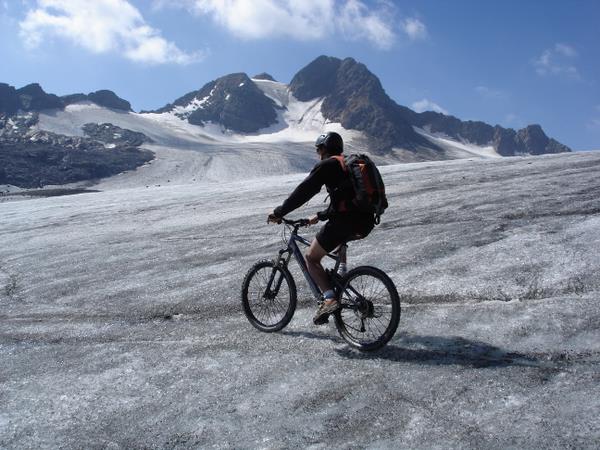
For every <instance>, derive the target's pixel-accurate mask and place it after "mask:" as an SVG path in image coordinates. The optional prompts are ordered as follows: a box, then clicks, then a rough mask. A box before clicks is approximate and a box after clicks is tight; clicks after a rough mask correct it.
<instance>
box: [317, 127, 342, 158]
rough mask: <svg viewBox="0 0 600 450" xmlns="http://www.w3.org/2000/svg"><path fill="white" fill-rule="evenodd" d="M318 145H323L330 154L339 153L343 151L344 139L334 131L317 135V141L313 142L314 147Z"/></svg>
mask: <svg viewBox="0 0 600 450" xmlns="http://www.w3.org/2000/svg"><path fill="white" fill-rule="evenodd" d="M320 146H324V147H325V150H327V153H329V154H330V155H341V154H342V152H343V151H344V141H343V140H342V137H341V136H340V135H339V134H337V133H336V132H335V131H330V132H329V133H327V134H322V135H321V136H319V137H318V138H317V142H315V147H320Z"/></svg>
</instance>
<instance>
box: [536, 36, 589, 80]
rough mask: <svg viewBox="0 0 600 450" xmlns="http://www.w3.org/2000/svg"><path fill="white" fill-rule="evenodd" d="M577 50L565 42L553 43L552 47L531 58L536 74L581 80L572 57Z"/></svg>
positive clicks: (575, 55)
mask: <svg viewBox="0 0 600 450" xmlns="http://www.w3.org/2000/svg"><path fill="white" fill-rule="evenodd" d="M577 56H578V55H577V51H576V50H575V49H574V48H573V47H571V46H569V45H567V44H561V43H558V44H555V45H554V47H552V48H549V49H546V50H544V51H543V52H542V54H541V55H540V56H539V57H538V58H535V59H534V60H533V65H534V67H535V71H536V72H537V73H538V75H541V76H547V75H554V76H565V77H568V78H572V79H575V80H581V76H580V74H579V71H578V70H577V67H575V65H574V64H573V59H575V58H576V57H577Z"/></svg>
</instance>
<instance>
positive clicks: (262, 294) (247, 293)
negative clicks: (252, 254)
mask: <svg viewBox="0 0 600 450" xmlns="http://www.w3.org/2000/svg"><path fill="white" fill-rule="evenodd" d="M273 270H275V271H276V274H275V275H276V276H275V280H276V281H275V284H276V285H277V284H279V287H278V288H277V292H273V291H272V292H270V293H267V292H266V290H267V287H268V283H269V278H270V277H271V274H272V273H273ZM277 275H279V276H280V277H282V278H278V277H277ZM279 281H280V283H279ZM296 301H297V300H296V284H295V282H294V278H293V277H292V274H291V273H290V272H289V270H288V269H287V268H285V267H281V266H279V265H277V264H275V263H274V262H273V261H269V260H263V261H259V262H257V263H256V264H254V265H253V266H252V267H251V268H250V270H249V271H248V273H246V276H245V277H244V281H243V283H242V306H243V309H244V314H245V315H246V317H247V318H248V320H249V321H250V323H251V324H252V325H253V326H254V327H255V328H257V329H259V330H260V331H263V332H265V333H272V332H274V331H279V330H281V329H282V328H284V327H285V326H286V325H287V324H288V323H290V320H292V317H293V316H294V311H295V310H296Z"/></svg>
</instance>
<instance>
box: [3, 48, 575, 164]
mask: <svg viewBox="0 0 600 450" xmlns="http://www.w3.org/2000/svg"><path fill="white" fill-rule="evenodd" d="M253 80H257V82H258V80H262V81H264V80H266V81H267V82H274V83H276V82H275V80H274V78H273V77H272V76H271V75H269V74H267V73H264V72H263V73H261V74H258V75H256V78H254V79H251V78H250V77H249V76H248V75H247V74H245V73H232V74H229V75H224V76H222V77H219V78H217V79H215V80H212V81H209V82H208V83H205V84H204V85H203V86H202V87H201V88H200V89H198V90H195V91H191V92H188V93H187V94H184V95H183V96H181V97H179V98H177V99H175V100H174V101H173V102H172V103H168V104H167V105H165V106H163V107H161V108H159V109H156V110H150V111H141V112H140V114H146V113H154V114H163V113H172V114H173V115H174V116H176V117H178V118H179V119H181V120H184V121H187V122H189V123H190V124H192V125H198V126H202V127H204V126H206V125H207V124H210V123H212V124H217V125H219V126H220V127H221V129H222V130H223V131H225V130H228V131H230V132H234V133H241V134H246V135H248V134H255V133H259V134H260V133H261V130H266V129H269V127H272V126H273V125H278V120H279V119H280V116H281V115H280V113H279V112H280V111H282V110H285V109H286V105H282V104H279V103H278V102H276V101H274V100H273V98H271V97H270V96H268V95H267V93H266V92H264V91H263V90H261V88H260V87H259V86H258V85H257V82H255V81H253ZM283 85H284V86H287V89H288V91H289V93H291V95H292V96H293V97H294V98H295V99H297V100H298V101H300V102H308V101H314V102H315V104H316V102H317V101H320V113H321V115H322V120H323V123H322V126H323V127H326V126H327V124H329V123H339V124H341V126H342V127H343V128H344V129H346V130H356V131H359V132H361V133H363V135H364V137H365V139H364V140H363V143H364V145H365V146H366V147H367V149H368V150H369V151H371V152H373V153H378V154H389V153H390V152H392V151H394V149H402V150H403V151H405V152H408V153H410V154H411V155H413V156H412V157H411V158H412V159H414V160H429V159H448V158H449V157H450V158H451V157H452V156H448V155H447V154H446V152H445V151H444V150H443V149H442V148H441V147H440V146H439V145H438V144H437V143H436V142H434V141H433V140H432V139H428V138H427V136H425V135H424V134H423V133H421V132H419V130H418V129H420V130H424V131H426V132H428V133H431V134H434V135H443V136H446V137H448V138H450V139H452V140H455V141H457V142H465V143H469V144H474V145H478V146H489V147H492V148H493V150H494V151H495V152H496V153H497V154H498V155H501V156H514V155H526V154H531V155H538V154H546V153H560V152H569V151H571V149H570V148H569V147H567V146H566V145H564V144H562V143H560V142H558V141H556V140H555V139H552V138H550V137H548V136H547V135H546V134H545V132H544V131H543V129H542V127H541V126H540V125H538V124H532V125H528V126H527V127H525V128H522V129H520V130H514V129H511V128H504V127H501V126H499V125H495V126H492V125H490V124H487V123H485V122H482V121H470V120H469V121H462V120H460V119H458V118H456V117H454V116H451V115H445V114H441V113H438V112H433V111H425V112H422V113H418V112H415V111H413V110H411V109H410V108H407V107H406V106H402V105H400V104H398V103H396V102H395V101H394V100H393V99H392V98H390V97H389V96H388V95H387V93H386V92H385V90H384V88H383V86H382V85H381V82H380V80H379V79H378V78H377V76H376V75H375V74H373V73H372V72H371V71H369V69H368V68H367V67H366V66H365V65H364V64H362V63H360V62H357V61H356V60H354V59H353V58H345V59H339V58H335V57H331V56H325V55H322V56H319V57H317V58H316V59H314V60H313V61H311V62H310V63H309V64H307V65H306V66H305V67H303V68H302V69H300V70H299V71H298V72H297V73H296V74H295V75H294V77H293V78H292V80H291V81H290V83H289V84H288V85H285V84H283ZM83 101H90V102H92V103H95V104H97V105H99V106H104V107H107V108H111V109H115V110H119V111H127V112H131V111H132V109H131V104H130V103H129V102H128V101H126V100H124V99H122V98H120V97H118V96H117V95H116V94H115V93H114V92H112V91H108V90H101V91H96V92H91V93H89V94H87V95H86V94H71V95H65V96H62V97H58V96H56V95H53V94H47V93H46V92H44V90H43V89H42V88H41V86H40V85H39V84H37V83H33V84H29V85H27V86H24V87H22V88H20V89H15V88H14V87H12V86H9V85H8V84H6V83H0V114H2V113H4V114H5V115H9V116H10V115H12V114H16V113H17V112H18V111H41V110H44V109H52V108H58V109H64V108H65V107H67V106H68V105H70V104H73V103H78V102H83ZM300 120H301V118H300ZM279 126H280V127H285V126H286V124H285V123H283V124H282V123H279Z"/></svg>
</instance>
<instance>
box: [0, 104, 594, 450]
mask: <svg viewBox="0 0 600 450" xmlns="http://www.w3.org/2000/svg"><path fill="white" fill-rule="evenodd" d="M132 117H135V116H132ZM132 120H133V119H132ZM272 150H273V151H276V150H275V149H272ZM178 151H181V152H184V150H178ZM232 151H233V150H232ZM198 158H200V157H198ZM184 160H185V158H184V157H183V153H182V157H181V163H183V162H184ZM198 161H200V159H198ZM308 163H309V161H307V164H308ZM191 164H199V162H193V163H191ZM173 170H175V169H174V168H173ZM178 170H182V171H183V170H184V169H183V168H182V167H180V168H179V169H178ZM215 170H217V169H215ZM219 170H221V169H219ZM222 170H223V173H225V172H226V169H222ZM239 170H240V172H241V171H242V170H243V168H240V169H239ZM599 171H600V154H594V153H574V154H564V155H552V156H544V157H535V158H508V159H479V160H473V161H468V160H462V161H450V162H437V163H422V164H407V165H392V166H387V167H383V168H382V172H383V176H384V179H385V181H386V186H387V190H388V192H389V199H390V208H389V210H388V211H387V212H386V213H385V215H384V217H383V223H382V224H381V225H380V226H379V227H378V228H377V229H376V230H375V231H374V232H373V233H372V235H371V236H369V237H368V238H367V239H365V240H363V241H361V242H358V243H354V244H353V245H351V247H350V252H349V258H350V264H351V265H358V264H371V265H376V266H379V267H381V268H383V269H384V270H386V271H387V272H388V273H389V274H390V275H391V276H392V278H393V279H394V281H395V283H396V285H397V286H398V288H399V291H400V293H401V295H402V301H403V315H402V319H401V322H400V329H399V331H398V333H397V335H396V336H395V337H394V339H393V340H392V341H391V342H390V343H389V345H388V346H387V347H386V349H384V350H383V351H382V352H380V353H376V354H372V355H364V354H360V353H358V352H356V351H353V350H351V349H349V348H348V346H347V345H346V344H345V343H344V341H342V340H341V339H340V338H339V337H338V336H337V334H336V331H335V328H334V327H333V326H332V325H329V326H324V327H315V326H313V325H312V323H311V317H312V314H313V311H314V303H313V301H312V299H311V298H310V292H309V290H308V288H307V287H306V284H305V282H304V281H303V280H302V279H301V275H300V273H299V270H298V269H297V268H295V267H293V268H292V269H293V273H294V277H295V279H296V282H297V285H298V288H299V300H300V303H299V307H298V310H297V311H296V314H295V316H294V319H293V320H292V322H291V323H290V325H289V326H288V327H287V328H286V329H284V330H283V331H282V332H280V333H275V334H263V333H260V332H258V331H257V330H255V329H254V328H252V327H251V326H250V324H249V323H248V322H247V321H246V319H245V317H244V316H243V313H242V311H241V307H240V302H239V291H240V285H241V281H242V278H243V276H244V274H245V272H246V270H247V269H248V268H249V267H250V266H251V264H252V263H253V262H254V261H256V260H258V259H261V258H268V257H273V256H274V255H275V254H276V251H277V250H278V249H279V248H280V245H281V236H280V232H281V229H280V227H277V226H274V225H267V224H266V223H265V219H266V215H267V213H268V212H270V211H271V210H272V208H273V207H274V206H276V205H278V204H279V203H281V201H282V200H283V199H284V198H285V196H286V195H287V194H288V193H289V192H291V190H292V189H293V188H294V187H295V186H296V185H297V183H298V182H299V181H300V180H301V179H302V178H303V177H304V175H305V174H303V173H299V174H292V175H282V176H276V177H263V178H253V179H242V178H240V179H239V180H233V179H230V181H227V182H224V181H221V182H204V183H193V182H189V183H183V182H182V181H181V180H183V176H182V177H181V178H180V181H181V182H180V184H177V185H171V184H164V183H163V184H161V186H160V187H157V186H154V185H152V186H149V187H148V188H146V187H145V186H141V187H135V183H133V181H132V182H131V183H124V184H123V186H119V185H118V183H117V182H116V181H115V182H114V184H112V185H110V186H108V189H106V190H103V191H102V192H97V193H85V194H80V195H72V196H62V197H51V198H37V199H31V200H25V199H23V198H22V197H21V200H20V201H9V202H3V203H0V307H1V312H0V359H1V361H2V364H1V365H0V380H1V383H0V447H1V448H17V447H18V448H33V447H34V448H40V447H41V448H61V447H67V448H71V447H76V448H90V447H112V448H140V447H150V448H174V447H178V448H190V447H191V448H209V447H216V448H290V447H294V448H365V447H368V448H565V447H572V448H597V444H598V441H599V439H600V422H599V420H598V417H600V400H599V398H600V397H599V395H598V393H599V391H598V386H599V381H600V370H599V365H598V362H599V355H600V330H599V327H598V324H599V323H600V304H599V303H598V293H599V289H600V288H599V286H600V276H599V275H598V274H599V273H600V254H599V252H598V248H599V247H600V237H599V236H600V233H599V231H600V181H599V180H600V177H599V176H598V175H599ZM155 175H156V176H158V173H156V174H155ZM126 176H127V175H126ZM126 176H125V177H126ZM132 176H133V174H132ZM240 176H241V175H240ZM107 183H108V181H107ZM127 186H129V187H127ZM323 199H324V195H323V194H321V195H319V196H318V197H316V198H315V199H314V200H312V201H311V202H310V203H309V205H308V206H307V207H306V208H304V209H303V210H302V211H301V212H298V214H297V216H301V215H308V214H309V213H312V212H314V211H316V210H318V209H321V208H322V207H323V203H322V201H323ZM314 232H315V229H312V230H309V231H307V233H306V234H307V236H311V235H312V234H313V233H314Z"/></svg>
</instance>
